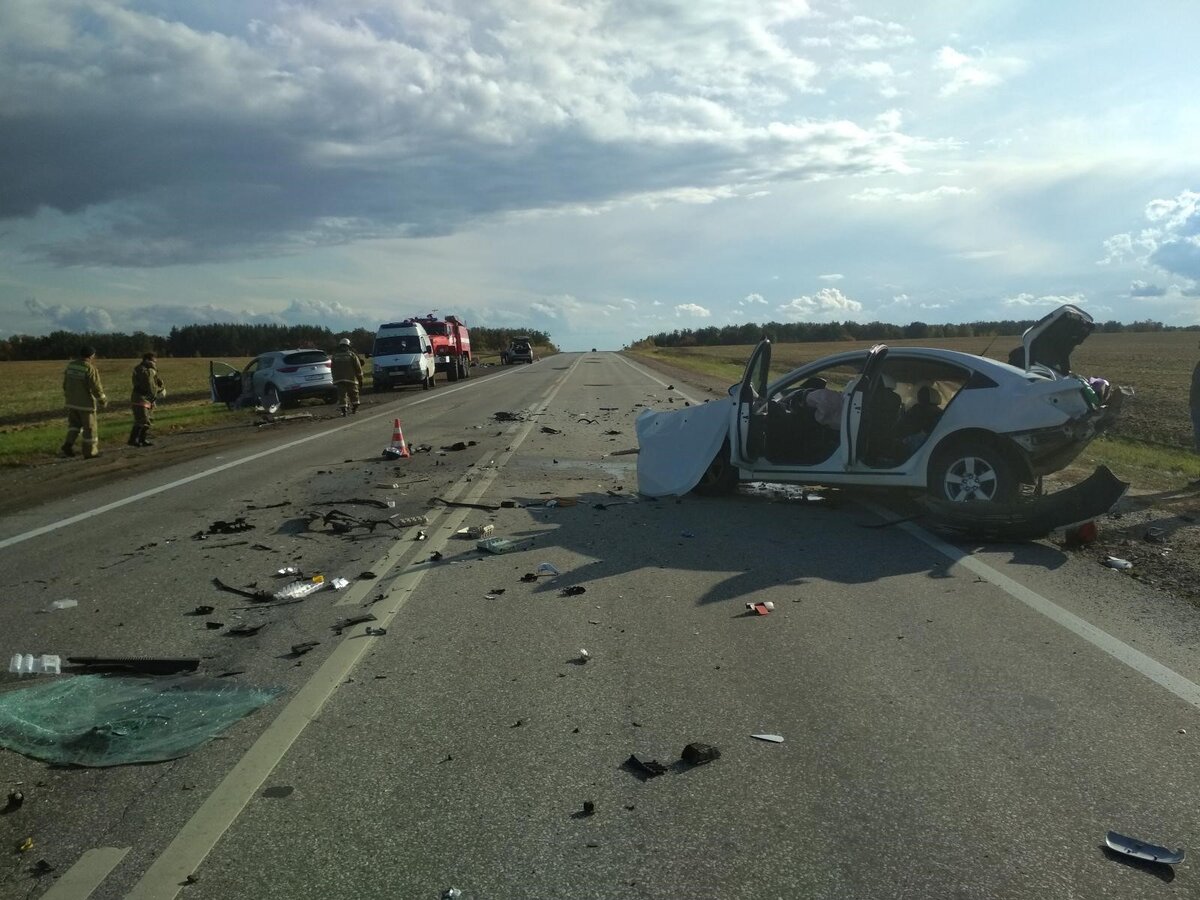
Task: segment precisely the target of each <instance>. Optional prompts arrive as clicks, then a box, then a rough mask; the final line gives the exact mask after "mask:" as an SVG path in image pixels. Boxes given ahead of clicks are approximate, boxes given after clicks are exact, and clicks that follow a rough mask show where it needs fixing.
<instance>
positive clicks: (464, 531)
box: [454, 525, 496, 540]
mask: <svg viewBox="0 0 1200 900" xmlns="http://www.w3.org/2000/svg"><path fill="white" fill-rule="evenodd" d="M495 530H496V526H495V525H471V526H468V527H466V528H460V529H458V531H456V532H454V536H455V537H460V538H468V539H476V540H478V539H479V538H482V537H487V536H488V535H489V534H491V533H492V532H493V531H495Z"/></svg>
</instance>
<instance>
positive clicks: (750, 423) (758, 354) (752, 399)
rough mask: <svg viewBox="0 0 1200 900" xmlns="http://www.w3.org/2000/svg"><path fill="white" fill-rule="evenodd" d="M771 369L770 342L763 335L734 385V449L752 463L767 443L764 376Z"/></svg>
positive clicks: (765, 383) (765, 378)
mask: <svg viewBox="0 0 1200 900" xmlns="http://www.w3.org/2000/svg"><path fill="white" fill-rule="evenodd" d="M770 370H771V342H770V341H769V340H767V339H766V338H763V340H761V341H760V342H759V344H758V346H757V347H755V348H754V353H753V354H751V356H750V362H748V363H747V364H746V374H745V375H743V376H742V384H741V387H740V388H739V389H738V396H737V403H738V412H737V420H738V429H737V430H738V447H737V450H738V453H737V455H738V456H740V457H741V459H742V460H743V461H745V462H748V463H752V462H754V461H755V460H756V459H758V458H759V457H760V456H762V454H763V450H764V449H765V447H766V443H767V399H768V397H767V376H768V373H769V372H770Z"/></svg>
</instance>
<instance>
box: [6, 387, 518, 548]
mask: <svg viewBox="0 0 1200 900" xmlns="http://www.w3.org/2000/svg"><path fill="white" fill-rule="evenodd" d="M515 371H516V370H515V369H514V370H513V372H515ZM510 374H512V372H498V373H496V374H495V375H493V376H492V377H490V378H482V379H479V380H477V381H475V382H474V383H472V384H463V385H459V386H458V387H454V388H446V389H444V390H440V391H437V393H436V394H432V395H430V396H428V397H422V398H421V399H420V400H413V401H411V402H409V403H404V404H403V405H402V406H401V407H399V408H398V409H393V410H390V411H388V412H380V413H375V414H374V415H370V416H363V417H362V418H361V419H358V420H357V421H354V422H348V423H346V424H345V425H339V426H338V427H336V428H330V429H329V430H327V431H322V432H320V433H319V434H310V435H306V436H305V437H302V438H297V439H296V440H294V441H289V442H288V443H286V444H280V445H279V446H278V447H272V448H271V449H270V450H262V451H259V452H258V453H252V454H251V455H250V456H245V457H242V458H241V459H235V460H231V461H230V462H227V463H222V464H221V465H219V466H214V467H213V468H211V469H206V470H205V471H203V472H197V473H196V474H194V475H188V476H187V477H186V478H180V479H179V480H178V481H172V482H170V483H168V484H162V485H159V486H158V487H156V488H150V489H149V490H145V491H141V492H140V493H137V494H134V495H132V496H130V497H125V498H123V499H121V500H114V501H113V502H112V503H106V504H104V505H103V506H97V507H96V508H95V509H90V510H88V511H87V512H82V513H79V514H78V515H74V516H71V517H69V518H66V519H60V520H59V521H57V522H51V523H50V524H49V525H43V526H41V527H40V528H34V529H32V530H30V531H26V532H23V533H21V534H16V535H13V536H12V537H8V538H4V539H3V540H0V550H4V549H5V548H7V547H11V546H13V545H14V544H20V543H22V542H24V541H28V540H31V539H33V538H35V537H41V536H42V535H43V534H49V533H50V532H52V531H57V530H58V529H60V528H66V527H67V526H68V525H76V524H78V523H80V522H85V521H87V520H88V519H90V518H93V517H94V516H99V515H102V514H104V513H106V512H112V511H113V510H114V509H120V508H121V507H122V506H128V505H129V504H130V503H137V502H139V501H141V500H145V499H146V498H147V497H154V496H156V495H158V494H163V493H166V492H167V491H172V490H174V489H175V488H177V487H183V485H185V484H191V483H192V482H193V481H199V480H200V479H202V478H208V477H209V476H210V475H216V474H218V473H220V472H224V471H226V470H228V469H233V468H236V467H238V466H241V465H245V464H246V463H249V462H254V461H255V460H258V459H262V458H263V457H265V456H270V455H271V454H273V453H280V452H282V451H284V450H290V449H291V448H292V447H298V446H300V445H301V444H307V443H308V442H309V441H315V440H319V439H320V438H324V437H328V436H329V435H331V434H338V433H339V432H342V431H345V430H346V429H348V428H356V427H358V426H359V425H362V424H364V423H366V422H374V421H375V420H376V419H389V418H390V419H394V418H397V415H396V414H397V413H398V412H399V410H400V409H409V408H411V407H414V406H420V405H421V404H422V403H429V402H430V401H432V400H436V399H438V398H439V397H445V396H446V395H448V394H456V393H458V392H459V391H463V390H466V389H467V388H469V387H473V386H474V385H475V384H487V383H488V382H489V381H494V380H495V379H497V378H503V377H504V376H505V375H510Z"/></svg>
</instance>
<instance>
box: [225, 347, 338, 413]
mask: <svg viewBox="0 0 1200 900" xmlns="http://www.w3.org/2000/svg"><path fill="white" fill-rule="evenodd" d="M208 371H209V385H210V387H211V389H212V398H213V402H214V403H225V404H226V405H228V406H229V407H230V408H233V407H235V406H246V405H248V404H251V403H256V404H258V405H259V406H261V407H262V408H263V409H265V410H266V411H267V412H269V413H272V414H274V413H277V412H279V410H281V409H283V408H284V407H285V406H293V405H295V404H296V403H298V402H299V401H301V400H306V399H311V398H319V399H321V400H324V401H325V402H326V403H334V402H336V401H337V388H336V387H334V384H333V369H332V367H331V364H330V358H329V354H328V353H326V352H325V351H324V350H311V349H310V350H272V351H270V352H268V353H260V354H259V355H258V356H256V357H254V359H252V360H251V361H250V363H249V364H248V365H247V366H246V367H245V368H244V369H242V370H241V371H240V372H239V371H238V370H237V369H235V368H234V367H233V366H231V365H228V364H227V363H223V362H210V363H209V364H208Z"/></svg>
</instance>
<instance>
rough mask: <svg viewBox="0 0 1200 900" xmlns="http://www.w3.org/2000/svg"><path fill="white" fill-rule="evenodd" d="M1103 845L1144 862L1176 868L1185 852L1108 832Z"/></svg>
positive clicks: (1181, 849) (1180, 849)
mask: <svg viewBox="0 0 1200 900" xmlns="http://www.w3.org/2000/svg"><path fill="white" fill-rule="evenodd" d="M1104 843H1105V844H1107V845H1108V846H1109V848H1110V849H1112V850H1116V851H1117V852H1118V853H1124V854H1125V855H1126V856H1132V857H1135V858H1137V859H1143V860H1145V861H1146V862H1155V863H1165V864H1166V865H1168V866H1177V865H1179V864H1180V863H1181V862H1183V856H1184V853H1185V852H1186V851H1185V850H1184V849H1183V848H1182V847H1179V848H1177V849H1175V850H1171V849H1169V848H1167V847H1160V846H1158V845H1157V844H1147V843H1146V842H1145V841H1139V840H1138V839H1137V838H1131V837H1129V836H1128V835H1124V834H1119V833H1117V832H1115V831H1110V832H1109V833H1108V834H1107V835H1105V837H1104Z"/></svg>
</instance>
